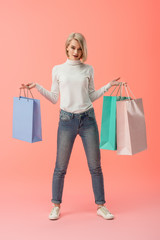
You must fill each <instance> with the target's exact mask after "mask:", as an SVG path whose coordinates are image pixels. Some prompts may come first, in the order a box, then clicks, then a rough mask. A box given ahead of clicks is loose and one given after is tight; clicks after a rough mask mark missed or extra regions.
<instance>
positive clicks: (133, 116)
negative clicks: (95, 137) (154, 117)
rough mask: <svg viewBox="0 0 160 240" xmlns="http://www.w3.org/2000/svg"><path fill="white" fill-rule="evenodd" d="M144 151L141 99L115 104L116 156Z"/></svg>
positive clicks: (144, 128) (144, 126)
mask: <svg viewBox="0 0 160 240" xmlns="http://www.w3.org/2000/svg"><path fill="white" fill-rule="evenodd" d="M125 87H126V86H125ZM128 88H129V87H128ZM126 90H127V89H126ZM127 92H128V91H127ZM128 96H129V95H128ZM145 149H147V137H146V124H145V117H144V109H143V101H142V98H138V99H136V98H135V97H134V99H131V98H129V99H126V100H124V101H119V102H117V154H118V155H133V154H136V153H139V152H141V151H143V150H145Z"/></svg>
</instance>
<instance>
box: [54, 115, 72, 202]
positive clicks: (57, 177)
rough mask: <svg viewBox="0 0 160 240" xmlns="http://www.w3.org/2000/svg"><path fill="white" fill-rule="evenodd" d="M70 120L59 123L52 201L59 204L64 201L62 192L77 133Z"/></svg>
mask: <svg viewBox="0 0 160 240" xmlns="http://www.w3.org/2000/svg"><path fill="white" fill-rule="evenodd" d="M69 121H71V120H68V121H67V122H66V123H67V124H66V125H65V124H63V123H62V124H59V126H58V134H57V156H56V163H55V169H54V173H53V180H52V199H51V202H52V203H54V204H55V205H57V206H59V205H60V203H61V202H62V192H63V185H64V178H65V174H66V171H67V167H68V163H69V159H70V155H71V151H72V147H73V143H74V140H75V138H76V134H75V133H74V131H73V126H72V124H70V123H69Z"/></svg>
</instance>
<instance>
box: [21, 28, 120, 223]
mask: <svg viewBox="0 0 160 240" xmlns="http://www.w3.org/2000/svg"><path fill="white" fill-rule="evenodd" d="M65 51H66V55H67V60H66V61H65V62H64V63H62V64H59V65H55V66H54V67H53V69H52V86H51V91H48V90H46V89H45V88H44V87H42V86H41V85H39V84H38V83H33V82H32V83H28V84H26V85H25V84H22V87H21V88H30V89H31V88H34V87H36V89H37V90H38V91H39V92H40V93H41V94H42V95H43V96H44V97H45V98H46V99H48V100H49V101H51V102H52V103H53V104H56V103H57V101H58V99H59V95H60V113H59V125H58V131H57V156H56V162H55V168H54V173H53V180H52V199H51V202H52V203H53V208H52V210H51V212H50V214H49V219H52V220H53V219H58V218H59V216H60V204H61V202H62V193H63V185H64V179H65V174H66V171H67V167H68V163H69V159H70V155H71V151H72V147H73V143H74V141H75V138H76V136H77V135H78V134H79V136H80V137H81V139H82V142H83V146H84V149H85V153H86V158H87V163H88V167H89V171H90V174H91V178H92V188H93V193H94V197H95V203H96V204H97V215H99V216H102V217H103V218H104V219H113V218H114V215H113V214H111V213H110V212H109V210H108V209H107V207H106V206H105V202H106V201H105V193H104V182H103V173H102V169H101V159H100V149H99V133H98V127H97V122H96V118H95V112H94V108H93V104H92V102H94V101H95V100H97V99H98V98H100V97H101V96H102V95H103V94H104V93H105V92H106V91H108V89H109V88H111V86H116V85H119V83H120V82H118V80H119V79H120V77H119V78H117V79H115V80H113V81H111V82H109V83H108V84H106V85H105V86H103V87H101V88H100V89H98V90H95V87H94V70H93V67H92V66H91V65H89V64H85V63H84V62H85V61H86V60H87V44H86V40H85V37H84V36H83V35H82V34H81V33H75V32H74V33H71V34H70V35H69V36H68V38H67V40H66V43H65Z"/></svg>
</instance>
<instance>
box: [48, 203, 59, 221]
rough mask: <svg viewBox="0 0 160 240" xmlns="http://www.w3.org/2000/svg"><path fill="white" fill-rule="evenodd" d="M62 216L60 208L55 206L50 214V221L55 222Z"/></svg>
mask: <svg viewBox="0 0 160 240" xmlns="http://www.w3.org/2000/svg"><path fill="white" fill-rule="evenodd" d="M59 215H60V207H58V206H54V207H53V208H52V210H51V212H50V214H49V219H50V220H54V219H58V218H59Z"/></svg>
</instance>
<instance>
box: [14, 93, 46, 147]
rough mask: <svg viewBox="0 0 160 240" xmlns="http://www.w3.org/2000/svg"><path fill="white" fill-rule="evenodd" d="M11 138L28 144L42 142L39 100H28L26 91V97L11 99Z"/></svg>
mask: <svg viewBox="0 0 160 240" xmlns="http://www.w3.org/2000/svg"><path fill="white" fill-rule="evenodd" d="M29 90H30V89H29ZM30 92H31V91H30ZM31 94H32V93H31ZM20 95H21V92H20ZM32 97H33V95H32ZM12 137H13V138H16V139H19V140H22V141H26V142H30V143H34V142H38V141H42V129H41V110H40V100H38V99H34V97H33V98H28V90H27V97H26V96H25V97H22V96H19V97H14V98H13V128H12Z"/></svg>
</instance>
